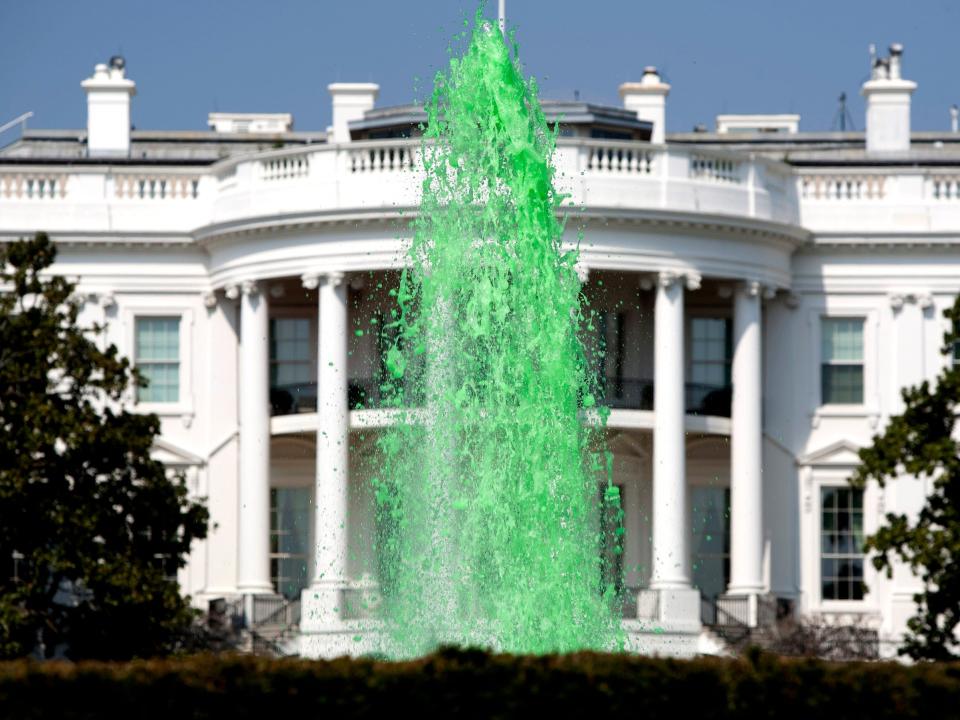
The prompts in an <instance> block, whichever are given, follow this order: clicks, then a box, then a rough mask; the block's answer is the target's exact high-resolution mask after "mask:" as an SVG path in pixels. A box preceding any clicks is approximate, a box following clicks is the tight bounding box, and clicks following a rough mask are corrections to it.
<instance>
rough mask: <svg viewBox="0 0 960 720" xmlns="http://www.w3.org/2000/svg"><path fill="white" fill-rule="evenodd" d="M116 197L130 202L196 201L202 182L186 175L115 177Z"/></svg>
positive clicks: (124, 175)
mask: <svg viewBox="0 0 960 720" xmlns="http://www.w3.org/2000/svg"><path fill="white" fill-rule="evenodd" d="M113 185H114V195H115V196H116V197H117V198H118V199H120V200H123V199H128V200H175V199H182V200H196V199H197V197H198V195H199V189H200V180H199V179H198V178H193V177H189V176H184V175H155V174H150V175H146V174H143V175H141V174H134V175H127V174H123V175H114V177H113Z"/></svg>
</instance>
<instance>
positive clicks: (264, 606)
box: [249, 595, 300, 628]
mask: <svg viewBox="0 0 960 720" xmlns="http://www.w3.org/2000/svg"><path fill="white" fill-rule="evenodd" d="M251 615H252V617H251V618H250V623H249V624H250V625H251V626H252V627H254V628H256V627H261V626H264V625H283V626H290V625H299V624H300V598H298V597H296V598H292V599H287V598H285V597H283V596H282V595H254V596H253V602H252V610H251Z"/></svg>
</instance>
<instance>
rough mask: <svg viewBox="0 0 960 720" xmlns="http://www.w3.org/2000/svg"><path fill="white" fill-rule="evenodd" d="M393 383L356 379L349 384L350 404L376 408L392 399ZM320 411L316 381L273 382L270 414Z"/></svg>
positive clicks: (352, 406) (353, 407)
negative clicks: (280, 383)
mask: <svg viewBox="0 0 960 720" xmlns="http://www.w3.org/2000/svg"><path fill="white" fill-rule="evenodd" d="M394 396H395V392H394V390H393V388H392V387H391V386H390V385H386V384H384V383H381V382H380V381H379V380H376V379H375V378H353V379H351V380H350V381H349V383H348V384H347V404H348V406H349V408H350V409H351V410H357V409H360V408H364V409H376V408H381V407H384V405H385V404H386V402H387V401H388V400H393V398H394ZM316 411H317V383H315V382H309V383H294V384H290V385H274V386H272V387H271V388H270V413H271V415H296V414H297V413H313V412H316Z"/></svg>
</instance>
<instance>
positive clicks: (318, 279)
mask: <svg viewBox="0 0 960 720" xmlns="http://www.w3.org/2000/svg"><path fill="white" fill-rule="evenodd" d="M345 277H346V276H345V275H344V273H342V272H340V271H339V270H330V271H327V272H306V273H304V274H303V275H301V276H300V282H302V283H303V286H304V287H305V288H306V289H307V290H316V289H317V288H318V287H320V286H321V285H332V286H333V287H337V286H338V285H340V284H342V283H343V281H344V278H345Z"/></svg>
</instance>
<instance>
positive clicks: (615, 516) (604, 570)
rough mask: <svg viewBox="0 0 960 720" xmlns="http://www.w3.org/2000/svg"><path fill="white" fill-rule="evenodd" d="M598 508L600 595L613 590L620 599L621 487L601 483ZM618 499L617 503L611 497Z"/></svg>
mask: <svg viewBox="0 0 960 720" xmlns="http://www.w3.org/2000/svg"><path fill="white" fill-rule="evenodd" d="M598 493H599V494H598V502H599V507H600V537H601V546H600V568H601V584H600V591H601V593H602V592H604V591H606V589H607V588H611V587H612V588H613V592H614V594H615V596H616V597H618V598H622V597H623V592H624V584H623V580H624V576H623V533H622V532H620V528H621V526H622V524H623V486H622V485H613V486H611V487H610V488H608V487H607V483H606V482H601V483H600V486H599V488H598ZM614 496H615V497H616V498H618V500H617V501H614V500H613V497H614Z"/></svg>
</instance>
